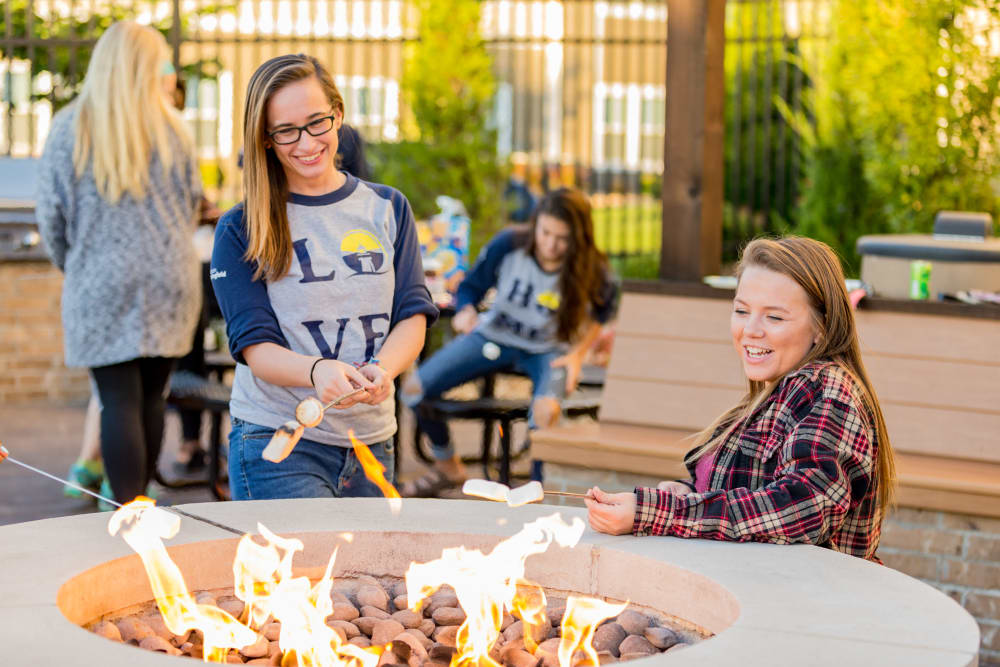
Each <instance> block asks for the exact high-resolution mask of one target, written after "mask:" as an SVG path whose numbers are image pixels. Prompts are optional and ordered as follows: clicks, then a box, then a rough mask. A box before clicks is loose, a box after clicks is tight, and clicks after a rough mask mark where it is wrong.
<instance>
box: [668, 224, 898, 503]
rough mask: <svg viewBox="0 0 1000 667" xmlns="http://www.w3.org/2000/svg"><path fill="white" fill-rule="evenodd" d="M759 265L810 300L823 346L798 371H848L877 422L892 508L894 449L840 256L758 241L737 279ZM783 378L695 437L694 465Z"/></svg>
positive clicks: (816, 245)
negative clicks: (829, 367)
mask: <svg viewBox="0 0 1000 667" xmlns="http://www.w3.org/2000/svg"><path fill="white" fill-rule="evenodd" d="M751 266H754V267H760V268H764V269H768V270H769V271H774V272H775V273H780V274H782V275H784V276H788V277H789V278H791V279H792V280H794V281H795V282H796V283H797V284H798V285H799V286H800V287H802V289H803V290H805V292H806V295H807V296H808V299H809V306H810V311H811V314H812V318H813V328H814V330H815V331H816V332H817V333H819V334H820V337H819V341H818V342H817V343H816V344H815V345H813V347H812V349H810V350H809V352H808V353H807V354H806V356H805V357H804V358H803V359H802V361H801V362H799V364H798V366H796V368H793V369H792V370H790V371H789V372H793V371H794V370H796V369H797V368H801V367H802V366H805V365H806V364H809V363H811V362H813V361H818V360H829V361H832V362H834V363H835V364H837V365H838V366H840V367H841V368H843V369H844V370H845V371H847V372H848V373H849V374H850V375H851V377H852V378H853V379H854V380H855V382H856V383H857V384H858V386H859V387H861V388H862V392H861V393H862V397H861V398H862V401H863V403H864V406H865V408H866V409H867V410H868V412H869V414H870V415H871V418H872V419H873V420H874V424H873V426H874V427H875V431H876V437H877V439H878V443H877V447H878V461H877V462H876V484H877V485H878V501H879V506H880V507H881V508H882V510H883V512H884V511H885V510H886V509H888V507H889V505H890V504H891V503H892V498H893V491H894V488H895V482H896V469H895V463H894V461H893V454H892V445H891V444H890V443H889V433H888V432H887V431H886V427H885V419H884V417H883V416H882V408H881V407H880V406H879V402H878V396H876V394H875V389H874V387H873V386H872V383H871V380H870V379H869V378H868V372H867V371H866V370H865V365H864V363H863V362H862V361H861V344H860V343H859V342H858V332H857V328H856V326H855V322H854V310H853V309H852V308H851V302H850V300H849V299H848V296H847V288H846V287H845V286H844V272H843V270H842V269H841V266H840V261H839V260H838V259H837V256H836V254H834V252H833V251H832V250H831V249H830V247H829V246H827V245H826V244H825V243H822V242H820V241H815V240H813V239H808V238H803V237H794V236H791V237H785V238H781V239H756V240H754V241H751V242H750V243H749V244H748V245H747V246H746V248H744V250H743V256H742V258H741V260H740V264H739V268H738V270H737V276H740V277H742V275H743V272H744V271H746V269H747V268H749V267H751ZM782 379H783V378H777V379H776V380H772V381H770V382H760V381H754V380H750V381H749V389H748V391H747V393H746V395H744V396H743V398H742V399H740V401H739V402H738V403H737V404H736V405H734V406H733V407H731V408H730V409H729V410H727V411H726V412H724V413H723V414H722V415H720V416H719V417H718V418H717V419H716V420H715V421H714V422H712V424H710V425H709V426H708V428H706V429H705V430H703V431H701V432H699V433H696V434H695V435H694V436H693V440H694V443H695V449H694V450H692V451H691V452H690V453H689V454H688V457H687V459H688V461H689V462H693V461H696V460H697V459H699V458H700V457H701V456H703V455H704V454H706V453H707V452H710V451H712V450H713V449H715V448H716V447H718V446H719V445H720V444H722V442H724V441H725V440H726V438H728V437H729V436H730V435H731V434H732V432H733V431H734V430H736V428H738V427H739V425H740V424H742V423H743V422H744V421H745V420H746V419H747V418H749V417H750V416H751V415H752V414H753V413H754V412H755V411H756V410H757V408H759V407H760V406H761V404H763V402H764V401H765V400H766V399H767V398H768V397H769V396H770V395H771V394H772V393H773V392H774V390H775V388H776V387H777V386H778V385H779V384H780V382H781V380H782Z"/></svg>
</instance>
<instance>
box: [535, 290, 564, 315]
mask: <svg viewBox="0 0 1000 667" xmlns="http://www.w3.org/2000/svg"><path fill="white" fill-rule="evenodd" d="M536 301H537V303H538V305H539V306H541V307H543V308H548V309H549V310H552V311H556V310H559V295H558V294H557V293H556V292H542V293H541V294H539V295H538V298H537V299H536Z"/></svg>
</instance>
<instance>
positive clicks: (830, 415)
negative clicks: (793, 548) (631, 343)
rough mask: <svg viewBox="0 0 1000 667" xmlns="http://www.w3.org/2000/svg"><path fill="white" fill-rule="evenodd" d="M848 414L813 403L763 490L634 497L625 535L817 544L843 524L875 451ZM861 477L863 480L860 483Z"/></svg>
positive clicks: (827, 403)
mask: <svg viewBox="0 0 1000 667" xmlns="http://www.w3.org/2000/svg"><path fill="white" fill-rule="evenodd" d="M862 423H863V420H861V419H860V418H859V416H858V415H857V413H856V412H854V410H853V409H852V408H851V406H848V405H845V404H843V403H840V402H839V401H835V400H832V399H828V398H823V399H819V400H816V401H815V403H814V405H813V407H812V409H811V410H810V411H809V413H808V414H807V415H806V416H805V418H803V419H802V420H801V421H799V422H798V423H797V424H796V425H795V426H794V428H792V429H791V430H790V432H789V433H788V435H787V436H786V439H785V442H784V443H783V445H782V446H781V448H780V450H779V451H778V453H777V454H776V456H778V457H779V458H778V462H777V468H776V470H775V480H774V481H773V482H771V483H770V484H768V485H767V486H764V487H763V488H760V489H757V490H755V491H751V490H750V489H746V488H739V489H731V490H729V491H710V492H707V493H692V494H688V495H686V496H677V495H674V494H670V493H665V492H663V491H658V490H656V489H643V488H640V489H636V499H637V506H636V512H635V522H634V525H633V528H632V532H634V533H635V534H636V535H675V536H678V537H703V538H709V539H718V540H731V541H741V542H743V541H760V542H772V543H776V544H788V543H793V542H795V543H805V544H823V543H825V542H827V541H828V540H829V538H830V535H831V534H833V533H834V532H836V531H837V530H838V529H839V527H840V526H841V524H842V523H843V520H844V517H845V515H846V514H847V512H848V510H849V509H850V506H851V496H852V494H851V491H852V488H855V485H857V484H859V483H860V482H862V481H865V482H866V483H867V484H868V485H870V484H872V483H874V480H873V479H872V478H871V476H872V474H873V472H872V471H873V470H874V450H873V447H872V446H871V443H870V442H869V441H868V438H867V436H866V435H865V433H864V432H863V430H862V427H861V424H862ZM859 477H867V480H862V479H859Z"/></svg>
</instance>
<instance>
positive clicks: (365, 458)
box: [347, 429, 403, 515]
mask: <svg viewBox="0 0 1000 667" xmlns="http://www.w3.org/2000/svg"><path fill="white" fill-rule="evenodd" d="M347 435H348V437H349V438H350V439H351V445H352V446H353V447H354V453H355V454H356V455H357V457H358V462H359V463H361V468H362V469H363V470H364V471H365V477H367V478H368V479H369V480H371V482H372V484H374V485H375V486H377V487H378V488H379V489H380V490H381V491H382V495H384V496H385V497H386V498H388V499H389V509H390V510H391V511H392V513H393V515H398V514H399V511H400V510H401V509H402V507H403V500H402V496H400V495H399V491H397V490H396V487H394V486H393V485H392V484H390V483H389V481H388V480H387V479H386V478H385V466H384V465H382V462H381V461H379V460H378V459H377V458H375V455H374V454H372V450H370V449H369V448H368V445H366V444H365V443H363V442H361V441H360V440H358V439H357V438H356V437H354V429H349V430H348V431H347Z"/></svg>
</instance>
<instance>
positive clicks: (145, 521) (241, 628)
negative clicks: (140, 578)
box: [108, 496, 257, 662]
mask: <svg viewBox="0 0 1000 667" xmlns="http://www.w3.org/2000/svg"><path fill="white" fill-rule="evenodd" d="M179 528H180V517H178V516H177V515H175V514H170V513H168V512H165V511H163V510H161V509H160V508H158V507H156V506H155V505H154V504H153V501H152V500H150V499H149V498H144V497H142V496H140V497H139V498H136V499H135V500H133V501H132V502H130V503H127V504H126V505H124V506H122V507H120V508H119V509H118V510H117V511H116V512H115V513H114V514H112V515H111V521H110V522H109V523H108V532H109V533H111V534H112V535H116V534H117V533H118V532H119V531H121V533H122V537H123V538H124V539H125V541H126V542H127V543H128V545H129V546H130V547H132V548H133V549H135V551H136V552H137V553H138V554H139V558H141V559H142V564H143V566H144V567H145V568H146V574H147V575H148V576H149V584H150V586H151V587H152V589H153V596H154V597H155V598H156V604H157V606H158V607H159V608H160V613H161V614H163V622H164V623H165V624H166V626H167V627H168V628H169V629H170V631H171V632H173V633H174V634H175V635H182V634H184V633H185V632H187V631H188V630H193V629H198V630H201V632H202V634H203V635H204V637H205V649H204V655H205V662H225V659H226V652H227V651H228V650H229V649H230V648H242V647H244V646H247V645H248V644H253V643H254V642H255V641H257V633H256V632H254V631H253V630H251V629H250V628H248V627H246V626H245V625H243V624H242V623H240V622H239V621H237V620H236V619H235V618H233V617H232V616H230V615H229V614H227V613H226V612H224V611H222V610H221V609H218V608H217V607H214V606H212V605H204V604H198V603H197V602H195V600H194V598H193V597H191V594H190V593H188V590H187V585H186V584H185V583H184V576H183V575H182V574H181V571H180V569H178V567H177V565H176V564H175V563H174V562H173V561H172V560H170V556H169V555H168V554H167V548H166V547H165V546H163V540H164V539H169V538H171V537H173V536H174V535H176V534H177V531H178V529H179Z"/></svg>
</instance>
